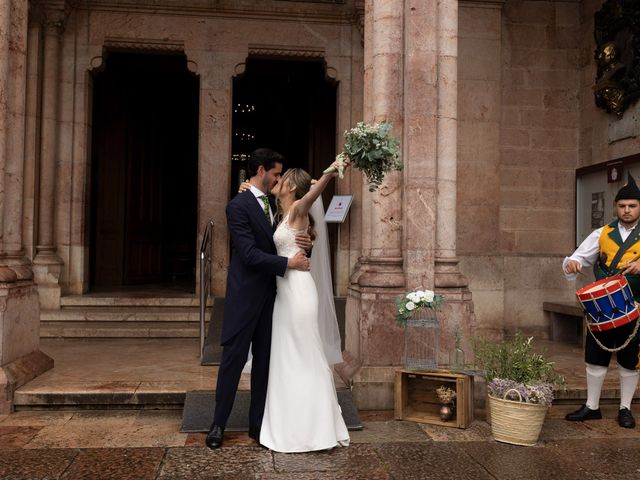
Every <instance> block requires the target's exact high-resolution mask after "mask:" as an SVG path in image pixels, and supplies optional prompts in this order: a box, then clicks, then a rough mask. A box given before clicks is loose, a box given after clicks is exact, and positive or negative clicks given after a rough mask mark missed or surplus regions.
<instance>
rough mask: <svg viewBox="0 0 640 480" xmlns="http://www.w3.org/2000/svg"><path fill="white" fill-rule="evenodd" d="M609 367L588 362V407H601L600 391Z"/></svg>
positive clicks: (595, 408) (593, 408)
mask: <svg viewBox="0 0 640 480" xmlns="http://www.w3.org/2000/svg"><path fill="white" fill-rule="evenodd" d="M606 374H607V367H602V366H600V365H593V364H591V363H587V407H589V408H590V409H591V410H597V409H598V408H600V392H601V390H602V384H603V383H604V377H605V375H606Z"/></svg>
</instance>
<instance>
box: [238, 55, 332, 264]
mask: <svg viewBox="0 0 640 480" xmlns="http://www.w3.org/2000/svg"><path fill="white" fill-rule="evenodd" d="M337 87H338V86H337V82H335V81H333V80H331V79H328V78H327V76H326V65H325V63H324V61H322V60H320V59H318V60H308V61H305V60H291V59H273V58H261V57H249V58H248V59H247V62H246V66H245V72H244V74H243V75H241V76H238V77H236V78H234V81H233V126H232V132H231V136H232V142H231V143H232V168H231V175H232V178H231V195H234V194H235V192H237V191H238V188H237V187H238V185H239V184H240V183H241V182H242V181H243V180H244V179H245V178H246V164H247V160H246V159H247V157H248V155H249V154H250V153H251V152H252V151H253V150H255V149H256V148H259V147H268V148H272V149H273V150H276V151H277V152H279V153H281V154H282V155H284V157H285V165H284V169H285V170H286V169H287V168H294V167H297V168H303V169H305V170H306V171H308V172H309V173H310V174H311V176H312V177H313V178H319V177H320V176H321V175H322V171H323V170H324V169H325V168H326V167H327V166H328V165H329V164H330V163H331V162H332V161H333V159H334V158H335V155H336V151H335V150H336V149H335V139H336V102H337V99H336V95H337ZM334 192H335V182H332V183H331V184H330V185H329V186H328V187H327V189H326V190H325V191H324V193H323V201H324V206H325V208H326V207H327V206H328V204H329V202H330V201H331V197H332V196H333V194H334ZM320 220H322V219H316V221H320ZM328 227H329V229H328V230H329V242H330V251H331V257H332V258H331V266H332V270H333V266H334V254H335V249H336V237H337V226H336V225H335V224H329V225H328Z"/></svg>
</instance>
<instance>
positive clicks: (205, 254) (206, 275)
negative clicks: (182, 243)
mask: <svg viewBox="0 0 640 480" xmlns="http://www.w3.org/2000/svg"><path fill="white" fill-rule="evenodd" d="M212 238H213V220H209V223H207V226H206V228H205V229H204V235H203V237H202V244H201V245H200V361H202V357H203V356H204V337H205V331H204V325H205V315H206V311H207V301H208V300H209V292H210V291H211V261H212V258H213V255H212V253H211V245H212V243H213V242H212Z"/></svg>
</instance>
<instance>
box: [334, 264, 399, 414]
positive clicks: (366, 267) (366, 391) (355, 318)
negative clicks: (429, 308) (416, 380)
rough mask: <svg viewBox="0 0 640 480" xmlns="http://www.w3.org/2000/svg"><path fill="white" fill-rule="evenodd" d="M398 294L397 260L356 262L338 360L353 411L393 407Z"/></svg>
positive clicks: (396, 359) (397, 336) (397, 356)
mask: <svg viewBox="0 0 640 480" xmlns="http://www.w3.org/2000/svg"><path fill="white" fill-rule="evenodd" d="M404 288H405V277H404V272H403V269H402V258H399V257H393V258H375V259H361V260H360V262H359V264H358V265H357V266H356V271H355V273H354V274H353V276H352V277H351V285H350V286H349V290H348V295H347V306H346V312H345V322H346V325H345V336H346V339H345V340H346V342H345V347H346V350H347V351H346V352H345V355H344V357H345V360H346V363H347V369H348V370H349V377H350V380H351V385H352V387H353V393H354V398H355V401H356V404H357V405H358V408H362V409H386V408H392V407H393V376H394V373H393V372H394V371H395V369H396V368H397V366H398V365H400V364H401V363H402V355H403V350H404V330H403V328H402V327H401V326H400V325H398V323H397V322H396V320H395V315H396V304H395V299H396V297H398V296H399V295H402V294H404ZM349 359H350V360H349Z"/></svg>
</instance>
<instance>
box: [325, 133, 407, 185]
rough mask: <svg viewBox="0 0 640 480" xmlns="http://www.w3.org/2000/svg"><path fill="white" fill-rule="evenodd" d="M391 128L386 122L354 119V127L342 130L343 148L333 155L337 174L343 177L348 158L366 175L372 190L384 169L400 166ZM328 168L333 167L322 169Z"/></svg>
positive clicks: (397, 143)
mask: <svg viewBox="0 0 640 480" xmlns="http://www.w3.org/2000/svg"><path fill="white" fill-rule="evenodd" d="M392 128H393V125H392V124H391V123H389V122H380V123H376V124H375V125H367V124H365V123H363V122H358V124H357V125H356V126H355V127H354V128H352V129H351V130H348V131H346V132H344V137H345V139H346V142H345V144H344V151H343V152H342V153H341V154H339V155H338V156H337V157H336V160H337V161H338V169H337V171H338V176H339V177H340V178H343V171H344V167H343V165H344V161H345V159H349V161H350V162H351V164H353V165H354V166H355V167H356V168H358V169H359V170H361V171H362V172H363V173H364V174H365V175H366V176H367V180H368V181H369V191H370V192H374V191H375V190H377V189H378V187H379V186H380V184H382V181H383V180H384V175H385V173H387V172H388V171H390V170H397V171H400V170H402V162H401V161H400V160H399V158H398V155H399V151H400V142H399V141H398V140H397V139H395V138H393V137H392V136H391V129H392ZM331 171H335V168H333V167H330V168H328V169H327V170H325V173H329V172H331Z"/></svg>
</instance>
